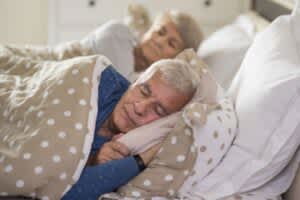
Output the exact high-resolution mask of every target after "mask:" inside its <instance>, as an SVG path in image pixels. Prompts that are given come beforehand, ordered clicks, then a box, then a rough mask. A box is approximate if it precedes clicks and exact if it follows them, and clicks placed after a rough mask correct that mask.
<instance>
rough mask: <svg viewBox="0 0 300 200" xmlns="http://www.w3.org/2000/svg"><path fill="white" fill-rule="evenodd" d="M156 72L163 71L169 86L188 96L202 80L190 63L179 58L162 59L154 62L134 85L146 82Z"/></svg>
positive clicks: (164, 78)
mask: <svg viewBox="0 0 300 200" xmlns="http://www.w3.org/2000/svg"><path fill="white" fill-rule="evenodd" d="M156 72H160V73H161V77H162V79H163V80H164V81H165V82H166V83H167V84H168V85H169V86H171V87H173V88H175V89H178V90H179V91H180V92H182V93H184V94H186V95H188V96H189V95H193V94H194V93H195V91H196V90H197V87H198V85H199V82H200V79H199V76H198V75H197V72H196V71H195V70H193V68H192V67H191V66H190V64H189V63H187V62H184V61H182V60H179V59H162V60H160V61H157V62H155V63H153V64H152V65H151V66H150V67H149V68H148V69H147V70H146V71H145V72H143V73H142V75H141V76H140V77H139V78H138V79H137V80H136V82H135V83H134V84H133V85H136V84H141V83H144V82H145V81H147V80H149V79H150V78H151V77H152V76H153V75H154V74H155V73H156Z"/></svg>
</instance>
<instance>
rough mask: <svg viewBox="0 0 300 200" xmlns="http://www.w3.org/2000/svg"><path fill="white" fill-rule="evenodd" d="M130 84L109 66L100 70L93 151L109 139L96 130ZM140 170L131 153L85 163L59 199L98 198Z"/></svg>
mask: <svg viewBox="0 0 300 200" xmlns="http://www.w3.org/2000/svg"><path fill="white" fill-rule="evenodd" d="M129 85H130V83H129V81H128V80H127V79H126V78H124V77H123V76H122V75H121V74H119V73H118V72H117V71H116V70H115V69H114V68H113V67H111V66H109V67H107V68H106V69H105V70H104V71H103V72H102V74H101V80H100V85H99V87H98V92H99V95H98V96H99V98H98V113H97V119H96V129H95V136H94V140H93V144H92V149H91V154H94V153H96V152H97V150H98V149H99V148H101V146H102V145H103V144H104V143H105V142H108V141H109V140H110V139H108V138H105V137H103V136H99V135H98V134H96V133H97V131H98V130H99V129H100V128H101V126H102V124H103V122H104V121H105V119H106V118H107V117H108V116H109V115H110V114H111V113H112V111H113V109H114V108H115V106H116V104H117V103H118V101H119V100H120V98H121V97H122V95H123V94H124V93H125V92H126V90H127V89H128V87H129ZM139 172H140V171H139V168H138V165H137V163H136V161H135V159H134V158H133V157H132V156H129V157H126V158H123V159H120V160H112V161H109V162H107V163H104V164H99V165H95V166H86V167H85V168H84V170H83V171H82V173H81V176H80V178H79V180H78V181H77V183H75V184H74V185H73V187H72V188H71V189H70V190H69V191H68V192H67V193H66V194H65V195H64V196H63V198H62V200H83V199H84V200H97V199H98V198H99V196H101V195H102V194H104V193H108V192H112V191H114V190H115V189H117V188H118V187H120V186H122V185H124V184H126V183H127V182H128V181H129V180H131V179H132V178H133V177H135V176H136V175H138V173H139Z"/></svg>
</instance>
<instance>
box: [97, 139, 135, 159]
mask: <svg viewBox="0 0 300 200" xmlns="http://www.w3.org/2000/svg"><path fill="white" fill-rule="evenodd" d="M129 153H130V151H129V149H128V148H127V146H126V145H124V144H122V143H120V142H117V141H110V142H107V143H105V144H104V145H103V146H102V147H101V148H100V149H99V150H98V152H97V154H96V156H95V158H94V161H93V164H99V163H105V162H108V161H110V160H117V159H121V158H124V157H126V156H128V155H129Z"/></svg>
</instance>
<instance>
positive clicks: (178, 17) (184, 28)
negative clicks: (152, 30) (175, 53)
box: [152, 10, 203, 51]
mask: <svg viewBox="0 0 300 200" xmlns="http://www.w3.org/2000/svg"><path fill="white" fill-rule="evenodd" d="M169 21H171V22H173V23H174V24H175V25H176V27H177V30H178V32H179V34H180V36H181V38H182V40H183V42H184V45H185V47H184V48H193V49H194V50H195V51H197V49H198V46H199V45H200V43H201V41H202V40H203V33H202V31H201V28H200V26H199V24H198V23H197V21H196V20H195V19H194V18H193V17H192V16H191V15H189V14H187V13H184V12H180V11H177V10H167V11H165V12H162V13H161V14H159V15H158V16H157V17H156V18H155V20H154V22H153V25H152V27H156V26H160V25H161V24H165V23H167V22H169Z"/></svg>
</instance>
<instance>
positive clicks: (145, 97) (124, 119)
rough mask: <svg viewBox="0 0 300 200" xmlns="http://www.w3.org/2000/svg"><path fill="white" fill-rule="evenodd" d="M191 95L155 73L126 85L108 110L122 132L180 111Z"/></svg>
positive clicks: (115, 124)
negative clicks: (115, 103) (111, 108)
mask: <svg viewBox="0 0 300 200" xmlns="http://www.w3.org/2000/svg"><path fill="white" fill-rule="evenodd" d="M190 98H191V97H190V96H188V95H186V94H184V93H182V92H180V91H179V90H178V89H175V88H173V87H171V86H169V85H168V84H167V83H166V82H165V81H164V80H163V79H162V78H161V74H160V72H156V73H155V74H154V75H153V76H152V78H151V79H149V80H148V81H146V82H144V83H141V84H137V85H134V86H133V87H130V88H129V89H128V91H127V92H126V93H125V94H124V95H123V96H122V98H121V99H120V101H119V102H118V104H117V105H116V107H115V109H114V111H113V113H112V122H113V123H114V126H115V127H116V128H117V129H118V130H119V131H120V132H122V133H126V132H128V131H129V130H132V129H134V128H136V127H139V126H142V125H144V124H147V123H149V122H151V121H154V120H157V119H159V118H161V117H164V116H167V115H169V114H171V113H174V112H176V111H178V110H180V109H181V108H182V107H183V106H184V105H185V104H186V103H187V102H188V101H189V99H190Z"/></svg>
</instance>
